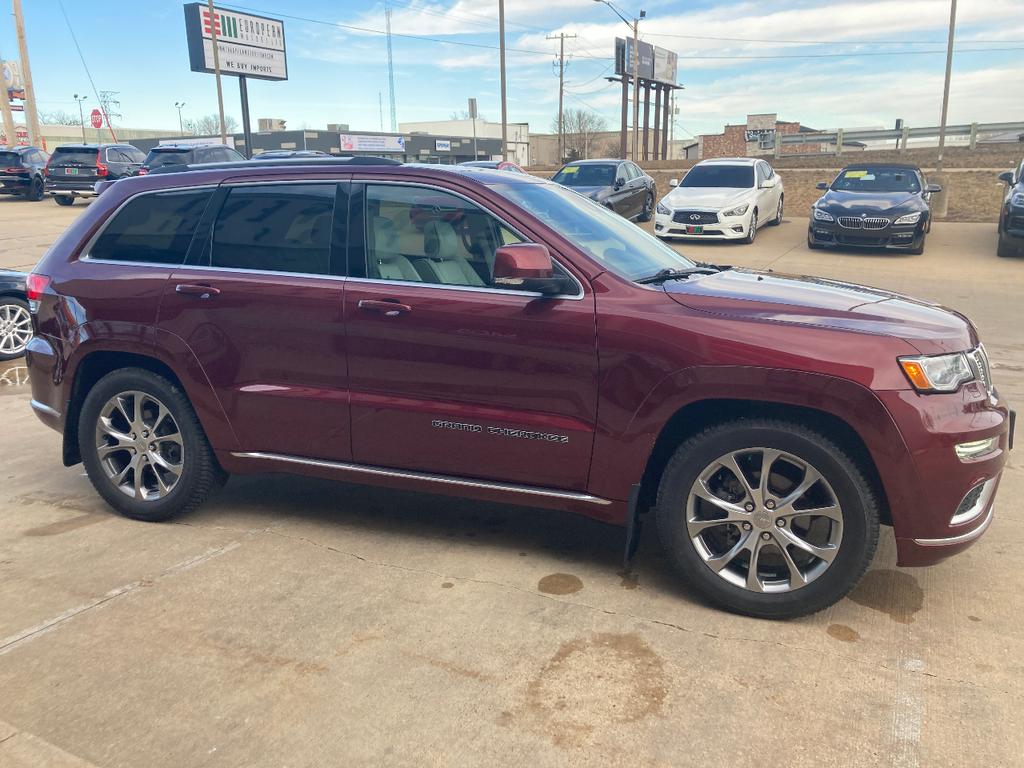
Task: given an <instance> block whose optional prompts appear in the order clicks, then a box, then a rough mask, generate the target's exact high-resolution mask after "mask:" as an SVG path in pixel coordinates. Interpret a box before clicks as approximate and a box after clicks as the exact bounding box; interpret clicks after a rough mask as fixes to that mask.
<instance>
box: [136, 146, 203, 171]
mask: <svg viewBox="0 0 1024 768" xmlns="http://www.w3.org/2000/svg"><path fill="white" fill-rule="evenodd" d="M191 155H192V150H191V149H161V150H155V149H154V150H152V151H151V152H150V153H149V157H147V158H146V162H145V165H146V167H148V168H160V167H161V166H164V165H187V164H188V162H189V158H190V157H191Z"/></svg>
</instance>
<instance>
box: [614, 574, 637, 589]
mask: <svg viewBox="0 0 1024 768" xmlns="http://www.w3.org/2000/svg"><path fill="white" fill-rule="evenodd" d="M619 577H620V578H621V579H622V581H620V582H619V586H620V587H622V588H623V589H636V588H637V587H639V586H640V574H638V573H634V572H633V571H619Z"/></svg>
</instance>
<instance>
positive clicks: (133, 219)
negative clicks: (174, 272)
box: [89, 189, 213, 264]
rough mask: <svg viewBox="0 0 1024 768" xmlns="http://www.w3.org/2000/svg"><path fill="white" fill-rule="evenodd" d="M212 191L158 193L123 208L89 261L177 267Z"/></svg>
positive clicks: (181, 261)
mask: <svg viewBox="0 0 1024 768" xmlns="http://www.w3.org/2000/svg"><path fill="white" fill-rule="evenodd" d="M212 194H213V190H212V189H190V190H187V191H182V192H158V193H155V194H152V195H142V196H140V197H137V198H135V199H134V200H131V201H130V202H129V203H128V204H127V205H125V206H124V207H123V208H122V209H121V210H120V212H119V213H117V214H116V215H115V216H114V219H113V220H112V221H111V222H110V224H108V225H107V227H106V229H104V230H103V233H102V234H101V235H100V236H99V238H98V239H97V240H96V243H95V244H94V245H93V247H92V249H91V250H90V251H89V256H90V258H93V259H111V260H114V261H139V262H149V263H154V264H181V263H183V262H184V261H185V254H186V253H187V252H188V246H189V243H191V242H192V235H193V234H194V233H195V231H196V227H197V226H198V225H199V219H200V218H201V217H202V215H203V211H204V210H205V209H206V204H207V202H209V200H210V195H212Z"/></svg>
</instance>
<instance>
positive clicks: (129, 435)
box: [96, 391, 185, 501]
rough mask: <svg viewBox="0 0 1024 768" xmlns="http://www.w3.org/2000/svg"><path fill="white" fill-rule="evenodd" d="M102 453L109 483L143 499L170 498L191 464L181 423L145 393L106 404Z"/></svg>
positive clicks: (99, 438)
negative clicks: (187, 462) (187, 457)
mask: <svg viewBox="0 0 1024 768" xmlns="http://www.w3.org/2000/svg"><path fill="white" fill-rule="evenodd" d="M96 453H97V456H98V458H99V461H100V466H101V467H102V468H103V472H104V474H106V476H107V479H108V480H110V482H111V483H113V484H114V485H115V486H116V487H117V489H118V490H120V491H121V492H122V493H124V494H126V495H127V496H131V497H132V498H134V499H137V500H139V501H155V500H157V499H162V498H164V497H165V496H166V495H167V494H169V493H170V492H171V491H172V490H174V486H175V485H177V483H178V480H180V479H181V473H182V470H183V469H184V466H185V465H184V461H185V445H184V443H183V442H182V436H181V432H180V431H179V429H178V424H177V422H176V421H175V420H174V417H173V416H172V415H171V412H170V411H169V410H168V409H167V407H166V406H165V405H164V404H163V403H161V402H160V401H159V400H157V399H156V398H155V397H153V396H152V395H148V394H146V393H145V392H138V391H129V392H121V393H120V394H117V395H114V396H113V397H112V398H110V399H109V400H108V401H107V402H106V404H104V406H103V408H102V409H101V410H100V416H99V419H98V420H97V422H96Z"/></svg>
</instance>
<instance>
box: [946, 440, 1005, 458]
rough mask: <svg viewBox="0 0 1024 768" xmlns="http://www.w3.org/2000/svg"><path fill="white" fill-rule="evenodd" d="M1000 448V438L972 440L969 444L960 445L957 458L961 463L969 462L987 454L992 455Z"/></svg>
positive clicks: (956, 448)
mask: <svg viewBox="0 0 1024 768" xmlns="http://www.w3.org/2000/svg"><path fill="white" fill-rule="evenodd" d="M997 447H999V437H998V436H996V437H986V438H985V439H984V440H971V441H970V442H969V443H959V444H958V445H957V446H956V447H955V449H954V450H956V457H957V458H958V459H960V461H969V460H970V459H976V458H978V457H979V456H984V455H985V454H986V453H992V451H994V450H995V449H996V448H997Z"/></svg>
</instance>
